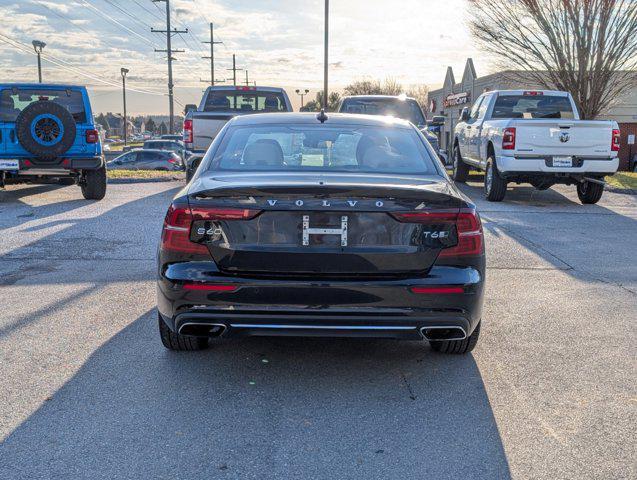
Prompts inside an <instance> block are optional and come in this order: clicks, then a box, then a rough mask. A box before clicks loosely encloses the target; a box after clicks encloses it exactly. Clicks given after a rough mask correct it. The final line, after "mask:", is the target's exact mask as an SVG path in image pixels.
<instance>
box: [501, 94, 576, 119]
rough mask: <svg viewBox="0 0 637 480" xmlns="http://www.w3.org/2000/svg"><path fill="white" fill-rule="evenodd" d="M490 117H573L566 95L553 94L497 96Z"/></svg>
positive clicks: (571, 107)
mask: <svg viewBox="0 0 637 480" xmlns="http://www.w3.org/2000/svg"><path fill="white" fill-rule="evenodd" d="M491 118H574V115H573V106H572V105H571V102H570V100H569V99H568V97H558V96H554V95H550V96H548V95H547V96H544V95H505V96H499V97H498V99H497V100H496V101H495V106H494V107H493V114H492V115H491Z"/></svg>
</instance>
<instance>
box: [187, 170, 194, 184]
mask: <svg viewBox="0 0 637 480" xmlns="http://www.w3.org/2000/svg"><path fill="white" fill-rule="evenodd" d="M194 175H195V172H193V171H192V169H190V168H187V169H186V183H190V180H192V177H193V176H194Z"/></svg>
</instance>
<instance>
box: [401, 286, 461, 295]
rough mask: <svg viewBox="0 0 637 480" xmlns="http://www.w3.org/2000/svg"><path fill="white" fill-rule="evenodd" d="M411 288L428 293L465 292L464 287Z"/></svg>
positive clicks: (416, 291) (415, 291)
mask: <svg viewBox="0 0 637 480" xmlns="http://www.w3.org/2000/svg"><path fill="white" fill-rule="evenodd" d="M410 290H411V291H412V292H413V293H420V294H428V293H433V294H436V293H464V289H463V288H462V287H411V288H410Z"/></svg>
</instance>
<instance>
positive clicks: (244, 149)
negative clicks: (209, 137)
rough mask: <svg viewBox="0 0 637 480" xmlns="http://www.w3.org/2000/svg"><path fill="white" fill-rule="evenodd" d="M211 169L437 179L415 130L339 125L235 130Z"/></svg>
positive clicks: (227, 135) (427, 154)
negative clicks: (410, 176)
mask: <svg viewBox="0 0 637 480" xmlns="http://www.w3.org/2000/svg"><path fill="white" fill-rule="evenodd" d="M209 169H210V170H237V171H243V170H266V171H330V172H362V173H396V174H419V175H432V174H437V173H438V172H437V170H436V167H435V165H434V161H433V160H432V157H431V155H430V153H429V151H428V150H427V148H426V147H425V145H424V143H423V140H422V139H421V137H420V136H419V135H418V133H417V132H416V131H415V130H413V129H411V128H389V127H375V126H338V125H332V126H329V127H328V126H325V125H298V126H287V125H286V126H284V125H263V126H245V127H230V128H229V129H228V130H227V132H226V134H225V135H224V137H223V140H222V142H221V144H220V146H219V148H218V149H217V150H216V152H214V158H213V159H212V162H211V163H210V167H209Z"/></svg>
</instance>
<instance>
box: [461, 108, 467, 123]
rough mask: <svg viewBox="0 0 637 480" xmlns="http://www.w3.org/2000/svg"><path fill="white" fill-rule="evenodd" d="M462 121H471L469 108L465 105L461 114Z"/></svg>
mask: <svg viewBox="0 0 637 480" xmlns="http://www.w3.org/2000/svg"><path fill="white" fill-rule="evenodd" d="M460 121H461V122H467V121H469V109H468V108H467V107H464V108H463V109H462V113H461V114H460Z"/></svg>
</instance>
